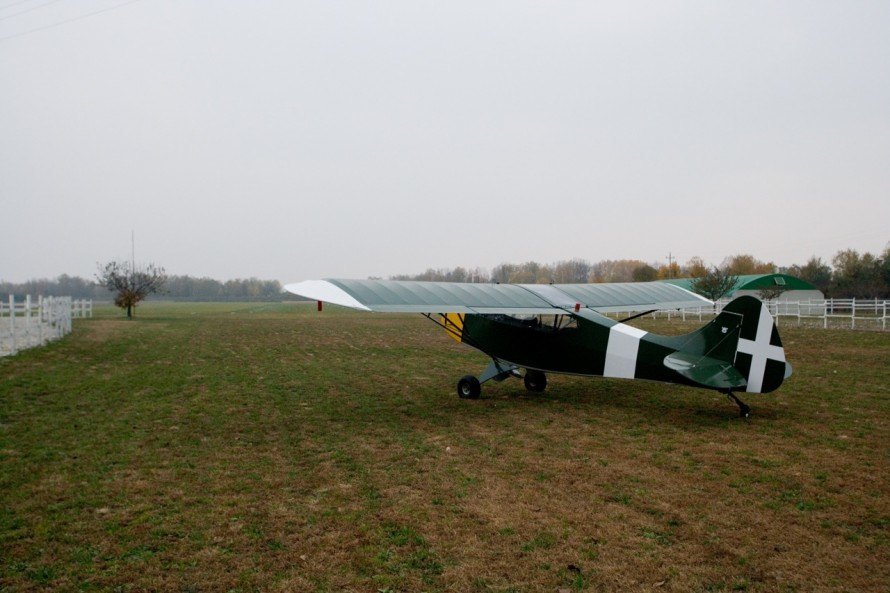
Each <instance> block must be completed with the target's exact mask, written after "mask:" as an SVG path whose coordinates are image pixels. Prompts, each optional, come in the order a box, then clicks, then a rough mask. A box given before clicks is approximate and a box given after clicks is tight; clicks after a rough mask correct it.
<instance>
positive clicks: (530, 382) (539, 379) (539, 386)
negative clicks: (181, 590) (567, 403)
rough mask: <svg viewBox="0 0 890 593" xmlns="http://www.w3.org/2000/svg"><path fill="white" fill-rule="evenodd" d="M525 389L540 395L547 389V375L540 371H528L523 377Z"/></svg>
mask: <svg viewBox="0 0 890 593" xmlns="http://www.w3.org/2000/svg"><path fill="white" fill-rule="evenodd" d="M522 380H523V382H524V383H525V388H526V389H528V390H529V391H533V392H535V393H541V392H542V391H544V390H545V389H547V375H545V374H544V373H542V372H541V371H533V370H528V371H526V372H525V377H523V379H522Z"/></svg>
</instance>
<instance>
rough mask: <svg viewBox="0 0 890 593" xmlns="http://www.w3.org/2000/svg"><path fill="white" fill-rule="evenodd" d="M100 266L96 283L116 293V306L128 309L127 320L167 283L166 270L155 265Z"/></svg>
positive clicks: (121, 263)
mask: <svg viewBox="0 0 890 593" xmlns="http://www.w3.org/2000/svg"><path fill="white" fill-rule="evenodd" d="M98 266H99V272H98V273H97V274H96V282H98V283H99V284H100V285H102V286H104V287H105V288H107V289H108V290H110V291H111V292H113V293H115V295H114V304H115V305H117V306H118V307H120V308H121V309H126V310H127V318H130V319H132V318H133V311H134V309H135V308H136V304H137V303H139V302H140V301H142V300H144V299H145V297H147V296H148V295H150V294H152V293H155V292H158V291H160V290H161V288H163V287H164V283H165V282H166V281H167V275H166V273H165V272H164V268H162V267H160V266H156V265H155V264H148V265H146V266H143V267H138V266H134V265H132V264H130V262H119V261H112V262H108V263H107V264H105V265H102V264H98Z"/></svg>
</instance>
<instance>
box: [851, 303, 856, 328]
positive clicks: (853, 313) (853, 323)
mask: <svg viewBox="0 0 890 593" xmlns="http://www.w3.org/2000/svg"><path fill="white" fill-rule="evenodd" d="M850 329H856V297H853V304H852V305H851V306H850Z"/></svg>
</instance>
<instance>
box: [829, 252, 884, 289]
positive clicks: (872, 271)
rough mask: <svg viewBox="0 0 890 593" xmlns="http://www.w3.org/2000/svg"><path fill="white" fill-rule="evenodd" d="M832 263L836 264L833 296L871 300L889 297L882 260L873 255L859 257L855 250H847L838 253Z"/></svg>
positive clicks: (832, 284)
mask: <svg viewBox="0 0 890 593" xmlns="http://www.w3.org/2000/svg"><path fill="white" fill-rule="evenodd" d="M831 261H832V263H833V264H834V275H833V277H832V282H831V295H832V296H834V297H837V298H866V299H870V298H878V297H883V296H886V295H887V285H886V284H884V281H883V277H882V276H883V274H882V269H881V268H882V261H881V258H878V257H875V256H874V255H873V254H871V253H864V254H862V255H859V252H858V251H856V250H855V249H845V250H843V251H838V252H837V254H835V256H834V258H833V259H832V260H831Z"/></svg>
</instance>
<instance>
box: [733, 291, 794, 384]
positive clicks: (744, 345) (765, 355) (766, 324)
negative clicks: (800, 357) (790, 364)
mask: <svg viewBox="0 0 890 593" xmlns="http://www.w3.org/2000/svg"><path fill="white" fill-rule="evenodd" d="M772 335H773V317H772V315H770V314H769V311H767V310H766V307H764V306H763V305H761V306H760V319H759V320H758V321H757V333H756V334H755V335H754V339H753V340H745V339H743V338H739V346H738V351H739V352H744V353H745V354H750V355H751V357H752V358H751V370H750V371H748V387H747V388H746V390H747V391H748V392H749V393H760V390H761V388H762V387H763V376H764V375H765V374H766V361H767V360H778V361H780V362H785V350H783V349H782V347H781V346H773V345H772V344H770V343H769V341H770V338H771V337H772Z"/></svg>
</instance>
